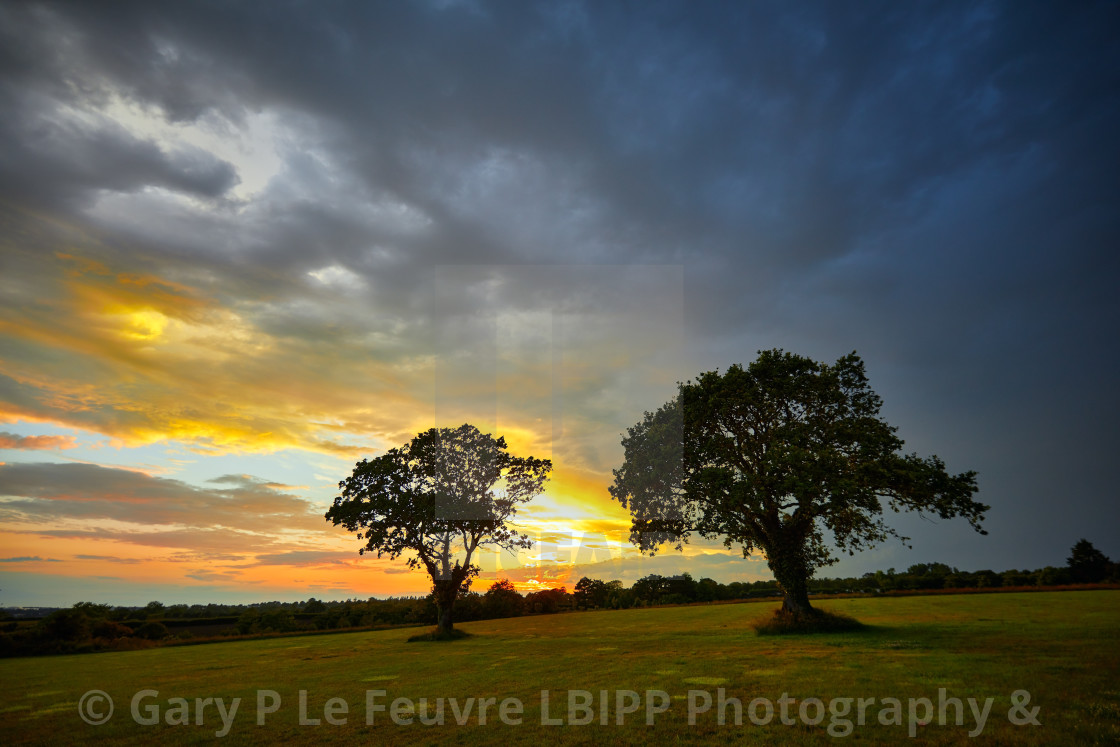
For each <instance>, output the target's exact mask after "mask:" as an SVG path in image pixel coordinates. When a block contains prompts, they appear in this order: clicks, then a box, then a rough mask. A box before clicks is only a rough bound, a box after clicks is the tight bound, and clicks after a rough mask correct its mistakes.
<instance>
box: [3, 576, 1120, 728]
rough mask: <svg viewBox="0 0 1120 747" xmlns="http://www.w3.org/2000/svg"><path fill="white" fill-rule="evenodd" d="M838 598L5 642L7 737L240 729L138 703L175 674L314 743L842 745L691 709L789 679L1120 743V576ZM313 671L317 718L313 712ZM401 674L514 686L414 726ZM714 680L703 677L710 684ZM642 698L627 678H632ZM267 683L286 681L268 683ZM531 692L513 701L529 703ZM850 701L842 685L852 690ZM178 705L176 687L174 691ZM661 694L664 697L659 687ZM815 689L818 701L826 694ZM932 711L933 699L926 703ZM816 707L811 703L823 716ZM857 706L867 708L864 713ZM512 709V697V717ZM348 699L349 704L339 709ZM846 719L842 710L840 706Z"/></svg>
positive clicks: (811, 690) (415, 694) (168, 693)
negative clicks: (849, 624) (956, 705)
mask: <svg viewBox="0 0 1120 747" xmlns="http://www.w3.org/2000/svg"><path fill="white" fill-rule="evenodd" d="M817 604H818V606H820V607H822V608H824V609H828V610H830V611H833V612H837V613H842V614H846V615H850V616H852V617H855V618H856V619H858V620H860V621H861V622H863V623H865V624H866V625H867V626H868V628H867V629H865V630H862V631H860V632H856V633H836V634H814V635H783V636H766V637H763V636H758V635H756V633H755V631H754V629H753V627H752V626H753V624H754V623H755V622H756V621H759V620H760V619H762V618H765V617H768V616H771V615H772V614H773V611H774V608H775V607H776V604H774V603H769V602H768V603H759V604H738V605H714V606H696V607H679V608H669V609H638V610H627V611H621V612H586V613H575V614H565V615H547V616H540V617H529V618H515V619H508V620H494V621H487V622H478V623H468V624H464V625H462V626H461V627H462V628H463V629H464V630H466V631H468V632H469V633H471V634H472V635H471V636H470V637H468V638H464V639H462V640H459V641H454V642H449V643H413V644H406V643H405V641H406V639H407V638H408V637H409V636H410V635H413V634H414V633H415V630H383V631H374V632H361V633H348V634H340V635H333V636H309V637H305V638H278V639H269V640H256V641H240V642H231V643H216V644H210V645H199V646H187V647H168V648H157V649H149V650H143V651H129V652H119V653H104V654H89V655H83V656H60V657H48V658H35V659H11V660H2V661H0V693H2V696H3V697H2V699H0V734H2V735H3V739H4V742H5V743H6V744H21V743H35V744H39V743H42V744H46V743H51V744H58V743H68V742H69V743H75V742H81V743H85V742H91V741H93V742H98V741H105V742H110V743H114V744H117V743H135V744H140V743H145V744H146V743H171V744H179V743H209V742H213V741H215V732H216V731H218V730H219V729H220V728H221V719H220V718H219V714H218V712H217V711H216V710H215V709H214V707H213V706H208V707H207V708H206V710H205V711H204V712H203V722H204V723H203V724H202V725H196V724H195V723H194V719H195V717H196V713H195V708H194V704H193V702H192V704H191V709H190V718H191V724H190V725H167V724H164V723H160V724H159V725H155V726H141V725H138V724H136V723H134V721H133V719H132V717H131V715H130V712H129V701H130V699H131V698H132V696H133V694H134V693H136V692H138V691H141V690H144V689H152V690H158V691H159V695H158V696H154V697H153V698H152V699H150V700H148V701H146V703H145V705H152V704H158V705H159V706H160V710H161V715H162V714H164V713H165V712H166V710H167V708H168V706H169V699H171V698H187V699H191V701H193V699H194V698H196V697H197V698H206V697H219V698H224V699H225V702H226V703H229V702H230V700H231V699H232V698H235V697H239V698H241V703H240V706H239V709H238V711H237V713H236V714H235V716H234V717H233V719H232V723H233V726H232V729H231V731H230V733H229V736H228V740H229V741H230V742H231V743H238V744H240V743H244V742H253V743H262V744H263V743H272V742H277V741H280V740H285V741H293V742H296V743H300V744H310V743H314V744H334V743H338V744H343V743H363V744H458V743H464V744H500V745H510V744H551V743H563V744H651V743H657V744H675V743H676V744H703V743H709V742H717V741H718V742H726V741H729V740H739V741H749V742H750V743H752V744H756V743H757V744H790V743H809V744H816V743H820V744H824V743H826V742H832V741H833V739H832V737H830V736H829V734H828V732H827V731H826V729H827V727H828V725H829V723H830V717H829V715H828V713H827V712H826V713H825V714H824V716H825V718H824V721H823V723H822V724H821V725H819V726H807V725H804V724H802V723H800V721H798V723H797V724H796V725H793V726H786V725H783V724H781V723H780V722H778V720H777V717H775V720H774V722H772V723H771V724H770V725H768V726H756V725H754V724H752V723H751V721H750V720H749V719H748V714H747V713H744V716H743V725H741V726H735V725H733V724H731V723H728V724H727V725H724V726H720V725H719V724H718V723H717V720H716V709H715V707H714V704H713V708H712V710H711V711H709V712H708V713H702V714H698V715H697V717H696V723H695V724H694V725H690V724H689V723H688V718H687V709H688V697H689V692H690V691H694V697H696V698H701V699H702V698H703V697H704V695H703V694H707V695H710V696H711V697H712V698H713V700H716V699H718V697H719V691H720V688H723V689H724V691H725V694H726V696H728V697H737V698H739V699H740V700H741V701H742V703H743V706H744V707H746V706H748V705H749V703H750V700H751V699H752V698H767V699H769V700H770V701H771V702H773V703H774V705H775V707H780V706H779V705H778V700H779V698H781V697H782V695H783V693H788V694H789V697H791V698H795V699H796V700H797V703H796V704H794V706H793V707H792V708H791V710H790V714H791V716H793V717H794V718H795V719H797V718H798V706H799V705H800V703H801V701H802V700H804V699H806V698H813V697H815V698H820V699H821V700H822V701H823V702H824V704H825V705H826V706H827V705H828V704H829V703H830V701H831V700H832V699H834V698H845V697H850V698H860V697H863V698H872V697H873V698H875V699H876V703H875V705H873V706H870V707H868V709H867V710H866V721H867V723H866V724H865V725H863V726H860V725H858V724H853V727H852V729H853V733H852V734H851V736H850V737H848V739H850V740H851V741H853V742H859V743H862V744H868V743H870V744H887V743H895V742H897V741H900V740H904V739H905V738H906V736H907V731H908V726H907V725H906V723H907V720H908V715H907V710H908V699H909V698H923V697H924V698H929V699H930V700H931V701H932V702H933V704H934V713H933V716H934V719H935V720H934V722H933V723H931V724H927V725H925V726H918V725H916V724H915V726H914V730H915V732H916V733H917V735H918V739H917V740H915V741H916V742H920V743H923V744H958V743H963V742H975V743H976V744H1006V745H1010V744H1016V745H1018V744H1036V745H1055V744H1057V745H1061V744H1068V745H1092V744H1117V743H1120V645H1118V644H1120V592H1117V591H1081V592H1047V593H1031V594H991V595H961V596H925V597H922V596H913V597H900V598H887V599H838V600H829V601H821V602H818V603H817ZM95 688H96V689H101V690H104V691H106V692H107V693H108V694H109V695H110V696H111V697H112V698H113V699H114V701H115V703H116V709H115V713H114V716H113V718H112V719H111V720H110V721H109V722H108V723H107V724H105V725H102V726H96V727H95V726H88V725H86V724H85V723H83V722H82V721H81V720H80V718H79V716H78V711H77V708H78V702H79V699H80V698H81V696H82V694H83V693H85V692H86V691H88V690H91V689H95ZM940 688H944V689H945V690H946V694H947V696H949V697H957V698H960V699H962V700H964V701H965V705H964V722H965V725H964V726H956V725H954V724H952V717H953V709H952V708H950V709H949V716H950V724H951V725H947V726H939V725H937V722H936V705H937V702H938V694H939V689H940ZM258 690H275V691H276V692H277V693H278V694H279V696H280V707H279V709H278V710H277V711H276V712H275V713H273V714H271V715H268V716H267V717H266V723H265V724H264V725H263V726H258V725H257V713H256V710H257V709H256V703H257V692H258ZM301 690H304V691H306V702H307V711H308V714H307V715H308V716H309V717H310V718H319V719H320V721H321V723H320V724H319V725H317V726H314V725H302V726H301V725H300V724H299V715H300V705H299V701H300V696H299V692H300V691H301ZM378 690H384V691H386V694H387V695H386V696H385V697H382V698H380V700H379V702H381V703H384V704H386V705H388V704H389V702H390V701H391V700H392V699H393V698H396V697H407V698H411V699H413V700H418V699H419V698H422V697H424V698H428V699H429V702H430V703H431V704H432V705H433V706H434V699H435V698H439V697H443V698H445V699H450V698H457V699H458V700H457V701H456V704H455V705H456V706H459V707H461V705H462V703H463V700H464V699H466V698H468V697H471V696H473V697H476V698H482V697H490V698H495V699H496V703H495V705H492V706H490V707H489V709H488V713H487V716H488V718H487V723H486V724H485V725H479V723H478V721H479V719H478V718H477V709H475V710H472V712H471V715H470V717H469V718H468V719H467V720H468V723H467V725H465V726H459V725H457V724H456V723H455V718H454V715H453V713H452V711H451V704H450V702H449V701H448V702H447V703H446V704H445V725H443V726H424V725H421V724H420V723H419V722H414V724H413V725H411V726H397V725H394V724H393V723H392V722H391V720H390V719H389V717H388V713H387V712H380V713H376V714H375V716H376V718H375V723H374V724H373V725H372V726H367V725H366V724H365V699H366V692H367V691H378ZM541 690H548V691H550V697H551V703H550V716H551V717H553V718H557V717H563V716H564V715H565V711H566V708H565V706H566V702H567V691H568V690H587V691H591V693H592V697H593V698H594V705H595V720H594V722H593V723H592V724H591V725H587V726H574V725H565V726H547V725H542V724H541V696H540V691H541ZM600 690H606V691H608V693H607V694H608V698H609V699H610V700H611V701H612V704H613V699H614V698H616V697H618V694H619V691H626V690H632V691H635V692H637V693H640V694H643V695H644V693H645V691H647V690H651V691H663V692H665V693H666V694H667V695H668V698H669V699H668V701H667V705H668V710H667V711H666V712H664V713H660V714H659V715H657V716H656V717H655V721H654V725H653V726H647V725H646V724H645V717H644V716H645V714H644V710H639V711H638V712H636V713H633V714H630V715H629V716H627V717H625V723H624V724H623V725H621V726H618V725H615V723H614V718H615V713H614V709H613V707H612V708H611V710H610V711H609V712H608V715H609V720H610V723H609V724H608V725H606V726H603V725H599V723H598V716H599V713H600V709H599V702H598V699H599V691H600ZM1016 690H1027V691H1029V693H1030V695H1031V700H1030V706H1032V707H1033V706H1038V707H1039V708H1040V711H1039V713H1038V720H1039V721H1040V722H1041V725H1040V726H1014V725H1012V724H1011V723H1009V721H1008V718H1007V713H1008V710H1009V708H1010V706H1011V703H1010V696H1011V694H1012V693H1013V692H1015V691H1016ZM695 693H702V694H695ZM622 697H623V698H624V699H625V698H626V693H622ZM884 697H895V698H898V699H900V700H901V702H902V709H903V712H902V718H903V725H902V726H883V725H880V724H879V722H878V719H877V718H876V716H877V715H878V714H879V708H880V707H881V706H880V699H882V698H884ZM970 697H972V698H979V699H981V702H982V699H984V698H987V697H991V698H994V699H995V700H994V704H993V705H992V707H991V712H990V714H989V716H988V720H987V723H986V725H985V728H984V730H983V733H982V734H981V735H980V736H979V737H977V738H976V739H975V740H970V739H969V737H968V736H967V733H968V731H969V729H974V728H975V721H974V719H973V717H972V715H971V713H970V712H969V708H968V705H967V699H968V698H970ZM330 698H341V699H343V700H344V701H345V702H346V703H347V704H348V706H349V713H348V714H346V718H347V719H348V723H347V724H346V725H345V726H335V725H331V724H329V723H328V721H327V719H326V718H324V716H323V709H324V705H325V704H326V702H327V701H328V699H330ZM503 699H517V700H519V701H520V702H521V703H522V704H523V705H524V712H523V714H522V716H521V718H522V719H523V723H522V724H521V725H518V726H511V725H506V724H503V723H502V721H501V719H500V718H499V713H498V710H497V704H498V703H500V702H501V701H502V700H503ZM265 700H266V701H267V700H268V698H265ZM512 702H513V701H511V703H512ZM837 704H838V705H839V701H838V702H837ZM171 705H175V703H171ZM643 706H644V703H643ZM814 707H815V706H814ZM916 708H917V710H918V711H919V714H920V711H921V710H922V705H921V704H920V703H919V704H917V705H916ZM812 711H813V707H809V708H808V710H807V715H813V713H812ZM856 715H857V714H856V707H855V706H854V705H853V708H852V713H851V714H850V715H849V717H848V718H851V719H853V721H854V719H855V717H856ZM510 716H512V714H511V713H509V712H508V711H507V717H510ZM336 718H341V714H339V715H336ZM838 726H842V724H839V725H838Z"/></svg>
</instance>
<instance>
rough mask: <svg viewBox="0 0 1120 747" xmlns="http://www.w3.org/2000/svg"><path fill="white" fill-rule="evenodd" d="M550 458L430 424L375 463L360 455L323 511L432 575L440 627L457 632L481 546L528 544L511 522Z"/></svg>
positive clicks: (373, 545) (538, 486)
mask: <svg viewBox="0 0 1120 747" xmlns="http://www.w3.org/2000/svg"><path fill="white" fill-rule="evenodd" d="M551 470H552V463H551V461H549V460H547V459H535V458H533V457H531V456H530V457H516V456H513V455H511V454H509V453H508V451H507V446H506V441H505V438H504V437H499V438H494V437H493V436H491V435H490V434H483V433H481V432H480V431H479V430H478V429H477V428H475V427H474V426H473V425H469V424H464V425H461V426H459V427H458V428H455V429H450V428H440V429H436V428H432V429H430V430H428V431H425V432H424V433H420V434H418V435H417V436H416V437H415V438H413V439H412V441H411V442H409V443H408V444H406V445H405V446H403V447H400V448H393V449H390V450H389V451H388V452H386V453H385V454H383V455H382V456H380V457H377V458H376V459H373V460H366V459H363V460H362V461H360V462H358V463H357V465H356V466H355V467H354V472H353V474H351V475H350V477H348V478H346V479H345V480H343V481H342V482H340V483H339V485H338V487H339V490H340V491H341V495H339V496H337V497H336V498H335V499H334V505H333V506H331V508H330V509H328V510H327V513H326V518H327V520H328V521H331V522H333V523H334V524H335V525H336V526H337V525H342V526H344V527H345V528H346V529H348V530H350V531H352V532H356V533H357V537H358V539H364V540H365V546H364V547H362V548H361V549H360V550H359V551H358V552H359V553H364V552H366V551H370V552H376V553H377V556H378V557H379V558H380V557H382V556H386V557H388V558H389V559H391V560H395V559H397V558H399V557H401V556H402V555H405V556H407V562H408V565H409V567H410V568H417V569H419V568H423V569H424V570H426V571H427V572H428V574H429V575H430V576H431V578H432V585H433V593H434V595H435V599H436V606H437V608H438V610H439V628H440V631H442V632H445V633H450V632H451V630H452V628H453V622H452V620H453V618H452V608H453V606H454V604H455V599H456V597H457V596H458V594H459V593H460V592H461V591H465V590H466V589H467V588H468V587H469V586H470V582H471V579H472V578H473V577H474V576H475V575H476V574H477V573H478V570H479V569H478V567H477V565H475V563H474V560H475V553H476V552H477V551H478V549H479V548H480V547H483V546H491V547H499V548H502V549H506V550H512V549H514V548H517V547H528V546H529V544H530V542H529V538H528V537H527V536H526V535H524V534H521V533H518V532H517V531H516V530H515V529H514V528H513V527H512V526H511V525H510V523H509V522H510V520H511V519H512V518H513V517H514V516H515V515H516V513H517V509H518V506H520V505H521V504H524V503H526V502H528V501H530V500H531V499H532V498H533V497H534V496H536V495H538V494H539V493H540V492H541V490H542V488H543V487H544V484H545V483H546V482H547V480H548V474H549V472H550V471H551Z"/></svg>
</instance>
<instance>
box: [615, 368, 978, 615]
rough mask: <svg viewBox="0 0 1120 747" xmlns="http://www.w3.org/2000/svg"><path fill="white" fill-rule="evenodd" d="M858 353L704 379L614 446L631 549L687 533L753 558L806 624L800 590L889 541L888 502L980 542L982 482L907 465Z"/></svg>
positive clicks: (922, 464) (935, 463)
mask: <svg viewBox="0 0 1120 747" xmlns="http://www.w3.org/2000/svg"><path fill="white" fill-rule="evenodd" d="M881 405H882V402H881V400H880V398H879V396H878V395H876V394H875V392H874V391H872V390H871V387H870V385H869V384H868V380H867V377H866V374H865V370H864V364H863V361H862V360H861V359H860V358H859V356H858V355H856V354H855V353H854V352H853V353H851V354H850V355H847V356H844V357H843V358H840V359H839V360H838V361H836V363H835V364H833V365H828V364H823V363H818V362H816V361H813V360H810V359H809V358H805V357H802V356H799V355H794V354H792V353H787V352H784V351H782V350H768V351H760V353H759V356H758V359H757V360H755V361H754V362H753V363H751V364H750V365H749V366H747V367H746V368H744V367H743V366H740V365H733V366H731V367H730V368H728V369H727V371H726V372H725V373H723V374H720V373H719V372H718V371H709V372H706V373H703V374H701V375H700V376H699V377H698V378H697V379H696V381H689V382H687V383H685V384H682V385H680V392H679V394H678V396H677V397H676V398H674V399H673V400H671V401H669V402H667V403H666V404H665V405H663V406H662V407H661V408H659V409H658V410H657V411H656V412H652V413H651V412H647V413H645V416H644V417H643V419H642V420H641V422H639V423H638V424H636V425H635V426H633V427H632V428H629V429H627V434H626V436H625V437H624V438H623V440H622V445H623V447H624V450H625V459H624V462H623V464H622V466H621V467H620V468H619V469H617V470H614V478H615V479H614V484H613V485H612V486H611V487H610V493H611V495H612V497H614V498H615V499H616V500H618V501H619V502H621V503H622V505H623V506H624V507H627V508H629V510H630V513H631V519H632V524H631V541H632V542H634V543H635V544H636V545H637V546H638V547H639V548H641V549H642V550H643V551H646V552H649V553H650V554H651V555H652V554H654V553H656V552H657V550H658V548H659V547H660V546H661V545H663V544H665V543H667V542H668V543H670V544H675V545H676V547H677V548H678V549H679V548H680V546H681V544H682V543H683V542H687V541H688V538H689V536H690V535H692V534H693V533H695V534H698V535H699V536H701V537H704V538H707V539H713V538H718V537H722V538H723V541H724V544H725V546H727V547H729V548H730V547H731V546H732V545H733V544H736V543H738V544H739V545H740V546H741V548H742V552H743V556H744V557H746V556H748V555H750V553H752V552H754V551H756V550H760V551H762V552H763V553H764V554H765V555H766V558H767V561H768V563H769V565H770V569H771V570H772V571H773V573H774V576H775V578H777V580H778V582H779V584H780V585H781V587H782V590H783V593H784V595H785V604H784V609H786V610H789V611H791V612H794V613H808V612H811V611H812V608H811V606H810V605H809V599H808V586H807V583H808V580H809V579H810V578H811V577H812V575H813V573H814V571H815V570H816V569H817V568H819V567H821V566H824V565H828V564H830V563H833V562H835V561H836V556H835V555H834V554H833V552H832V549H833V546H835V547H836V548H837V549H839V550H840V551H842V552H848V553H849V554H854V553H855V552H856V551H858V550H862V549H865V548H868V547H871V546H873V545H875V544H877V543H879V542H881V541H883V540H885V539H887V538H888V537H890V536H895V537H900V538H901V539H902V540H904V541H905V540H906V539H907V538H905V537H901V535H899V534H898V533H897V532H896V531H895V530H894V529H892V528H891V527H889V526H888V525H887V524H886V523H885V522H884V520H883V518H882V514H883V509H884V502H885V504H886V506H887V507H889V508H890V509H892V510H893V511H896V512H897V511H901V510H912V511H918V512H921V513H929V514H932V515H936V516H938V517H941V518H946V519H947V518H951V517H957V516H960V517H963V518H965V519H967V520H968V522H969V523H970V524H971V525H972V526H973V527H974V528H975V529H976V530H977V531H979V532H980V533H981V534H985V533H986V532H984V530H982V529H981V527H980V523H981V521H982V520H983V515H984V512H985V511H987V510H988V508H989V507H988V506H985V505H984V504H982V503H979V502H977V501H975V500H973V499H972V496H973V494H974V493H975V492H976V490H977V486H976V473H975V472H964V473H961V474H957V475H950V474H949V473H948V472H946V470H945V465H944V463H943V462H942V461H941V460H940V459H938V458H937V457H936V456H932V457H928V458H922V457H919V456H918V455H916V454H903V453H901V451H900V450H901V448H902V446H903V441H902V439H900V438H899V437H898V436H897V435H896V430H897V429H896V428H895V427H893V426H891V425H889V424H888V423H887V422H886V421H885V420H883V419H882V418H881V417H880V416H879V410H880V407H881Z"/></svg>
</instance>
